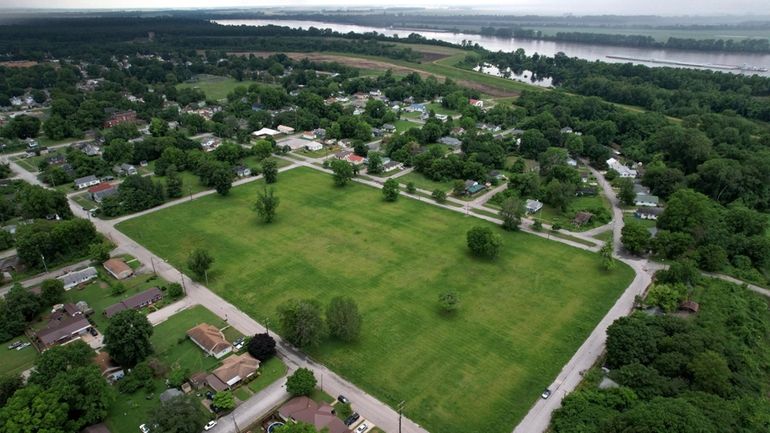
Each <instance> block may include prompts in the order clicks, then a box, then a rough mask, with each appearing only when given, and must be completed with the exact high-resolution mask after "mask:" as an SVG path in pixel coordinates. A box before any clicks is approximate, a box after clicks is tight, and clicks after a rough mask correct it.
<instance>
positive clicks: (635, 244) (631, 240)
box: [620, 221, 652, 255]
mask: <svg viewBox="0 0 770 433" xmlns="http://www.w3.org/2000/svg"><path fill="white" fill-rule="evenodd" d="M620 233H621V237H620V242H621V243H622V244H623V247H625V248H626V250H628V252H630V253H631V254H636V255H641V254H644V253H645V252H647V250H648V249H649V247H650V241H651V240H652V235H651V234H650V232H649V231H648V230H647V228H646V227H644V226H643V225H641V224H639V223H637V222H636V221H629V222H628V223H626V225H624V226H623V230H621V232H620Z"/></svg>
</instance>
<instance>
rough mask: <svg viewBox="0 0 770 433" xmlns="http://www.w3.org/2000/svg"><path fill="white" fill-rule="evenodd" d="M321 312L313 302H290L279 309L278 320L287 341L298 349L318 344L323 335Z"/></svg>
mask: <svg viewBox="0 0 770 433" xmlns="http://www.w3.org/2000/svg"><path fill="white" fill-rule="evenodd" d="M320 310H321V309H320V306H319V305H318V303H317V302H315V301H313V300H301V301H298V300H290V301H288V302H286V303H285V304H283V305H281V306H280V307H278V318H279V321H280V324H281V329H282V330H283V336H284V337H286V340H287V341H289V342H290V343H291V344H293V345H295V346H297V347H306V346H313V345H316V344H318V343H319V342H320V341H321V336H322V335H323V319H321V312H320Z"/></svg>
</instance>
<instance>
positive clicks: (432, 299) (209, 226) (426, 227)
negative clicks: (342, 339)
mask: <svg viewBox="0 0 770 433" xmlns="http://www.w3.org/2000/svg"><path fill="white" fill-rule="evenodd" d="M260 188H262V182H253V183H250V184H247V185H243V186H239V187H236V188H233V190H232V191H231V193H230V195H229V196H228V197H220V196H213V195H212V196H207V197H205V198H202V199H200V200H196V201H194V202H190V203H185V204H180V205H178V206H174V207H172V208H168V209H164V210H161V211H158V212H155V213H152V214H148V215H146V216H143V217H140V218H136V219H133V220H129V221H126V222H124V223H121V224H120V225H119V228H120V229H121V230H122V231H123V232H125V233H126V234H128V235H129V236H131V237H133V238H134V239H136V240H137V241H139V242H142V243H144V244H145V245H146V246H148V247H149V248H150V249H151V250H153V251H155V252H156V253H159V254H161V255H162V256H163V257H166V258H168V259H169V260H170V262H171V263H173V264H174V265H176V266H178V267H180V268H184V263H185V260H186V257H187V254H188V252H189V251H190V250H191V249H192V248H195V247H205V248H207V249H208V250H209V251H210V252H211V254H212V255H213V256H214V258H215V260H216V262H215V263H214V265H213V268H212V270H211V271H210V273H209V278H210V281H211V284H210V286H211V287H212V288H213V290H215V291H216V292H217V293H219V294H220V295H221V296H224V297H225V298H227V299H228V300H230V301H231V302H233V303H234V304H235V305H238V306H239V308H241V309H243V310H244V311H245V312H247V313H248V314H250V315H251V317H255V318H262V317H268V318H269V319H270V321H271V323H278V320H277V315H276V308H277V307H278V306H279V305H281V304H282V303H284V302H286V301H287V300H289V299H292V298H310V299H315V300H318V301H319V302H321V303H322V304H325V303H326V302H328V300H329V299H330V298H331V297H333V296H336V295H347V296H352V297H354V298H355V299H356V300H357V302H358V304H359V308H360V310H361V311H362V314H363V318H364V326H363V334H362V336H361V339H360V341H359V342H358V343H356V344H353V345H345V344H340V343H336V342H331V341H327V342H325V343H323V344H322V345H321V346H319V347H317V348H314V349H312V350H310V351H309V353H310V354H311V355H312V356H314V357H316V358H318V359H319V360H320V361H322V362H324V363H326V364H327V365H329V367H331V368H332V369H334V370H335V371H338V372H339V373H340V374H342V375H343V376H345V377H347V378H349V379H350V380H352V381H353V382H354V383H356V384H358V385H360V386H362V387H363V388H364V389H366V390H368V391H370V392H372V393H373V394H375V395H377V396H378V397H379V398H381V399H382V400H384V401H385V402H387V403H389V404H391V405H395V404H396V403H397V402H398V401H400V400H402V399H407V400H408V401H409V410H408V412H407V415H408V416H410V417H411V418H413V419H415V420H416V421H418V422H419V423H420V424H423V425H425V426H426V428H428V430H430V431H440V432H446V433H454V432H488V433H495V432H509V431H510V429H511V428H512V426H513V425H514V424H515V423H516V422H517V421H518V420H519V419H520V418H521V417H522V416H523V415H524V413H525V412H526V411H527V409H528V408H529V406H530V405H531V403H532V402H533V401H534V400H535V399H536V398H537V396H538V395H539V393H540V391H541V390H542V388H543V387H545V386H548V385H550V383H551V381H552V380H553V378H554V377H555V376H556V374H557V373H558V371H559V370H560V369H561V367H562V366H563V365H564V364H565V363H566V362H567V360H568V359H569V358H570V357H571V356H572V354H573V353H574V352H575V350H576V349H577V347H578V346H579V345H580V343H581V342H582V341H583V340H584V339H585V337H586V336H587V335H588V334H589V333H590V331H591V329H592V328H593V327H594V326H595V324H596V323H597V322H598V320H599V319H600V318H601V317H602V316H603V315H604V313H605V312H606V311H607V310H608V309H609V307H610V306H611V305H612V303H613V302H614V300H615V299H616V298H617V297H618V295H619V294H620V293H621V292H622V290H623V289H624V288H625V287H626V285H627V284H628V283H629V282H630V280H631V278H632V272H631V270H630V269H629V268H627V267H625V266H621V267H620V268H619V269H618V270H617V271H616V272H614V273H612V274H605V273H604V272H602V271H601V270H600V267H599V260H598V257H597V256H596V255H595V254H591V253H587V252H584V251H581V250H577V249H574V248H569V247H566V246H564V245H561V244H558V243H555V242H549V241H547V240H545V239H542V238H539V237H536V236H531V235H527V234H523V233H506V232H502V231H500V232H499V233H501V235H502V236H503V239H504V246H503V249H502V253H501V257H499V259H498V260H497V261H494V262H488V261H484V260H477V259H474V258H473V257H471V256H470V255H469V254H468V252H467V247H466V245H465V232H466V231H467V230H468V229H469V228H470V227H472V226H475V225H487V224H486V223H484V222H481V221H479V220H476V219H472V218H468V217H465V216H463V215H461V214H458V213H454V212H449V211H446V210H442V209H439V208H436V207H433V206H429V205H426V204H423V203H419V202H417V201H413V200H408V199H405V198H401V199H400V200H399V201H398V202H397V203H386V202H383V201H382V197H381V194H380V192H379V191H377V190H374V189H370V188H368V187H366V186H362V185H358V184H353V185H349V186H348V187H346V188H335V187H334V186H333V182H332V179H331V177H330V176H328V175H326V174H323V173H318V172H315V171H313V170H311V169H306V168H298V169H294V170H291V171H288V172H285V173H282V174H281V176H280V180H279V182H278V183H277V184H275V188H276V190H277V195H278V196H279V197H280V199H281V207H280V208H279V209H278V216H277V219H276V221H275V222H274V223H273V224H271V225H263V224H261V223H259V221H258V219H257V217H256V215H255V214H254V212H253V211H252V210H251V205H252V202H253V197H254V196H255V193H256V191H257V190H259V189H260ZM180 222H184V223H183V224H180ZM489 226H492V225H491V224H489ZM493 227H494V226H493ZM445 290H456V291H457V292H458V293H459V294H460V296H461V299H462V306H461V308H460V311H459V312H458V313H457V314H456V315H454V316H445V315H443V314H442V313H441V312H440V310H439V306H438V302H437V297H438V294H439V293H440V292H442V291H445Z"/></svg>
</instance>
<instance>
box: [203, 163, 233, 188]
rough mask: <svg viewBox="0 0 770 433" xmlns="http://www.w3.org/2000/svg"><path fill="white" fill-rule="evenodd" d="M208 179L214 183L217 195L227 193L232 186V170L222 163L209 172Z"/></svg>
mask: <svg viewBox="0 0 770 433" xmlns="http://www.w3.org/2000/svg"><path fill="white" fill-rule="evenodd" d="M209 181H210V182H211V184H212V185H214V188H215V189H216V190H217V193H219V195H227V194H229V193H230V188H232V187H233V172H232V170H230V167H229V166H226V165H223V166H221V167H218V168H216V169H215V170H214V172H213V173H211V177H210V178H209Z"/></svg>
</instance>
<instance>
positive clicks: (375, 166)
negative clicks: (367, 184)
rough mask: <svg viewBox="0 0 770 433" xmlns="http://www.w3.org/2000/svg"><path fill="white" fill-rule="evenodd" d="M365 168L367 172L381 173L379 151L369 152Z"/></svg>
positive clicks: (380, 155)
mask: <svg viewBox="0 0 770 433" xmlns="http://www.w3.org/2000/svg"><path fill="white" fill-rule="evenodd" d="M366 168H367V172H368V173H369V174H380V173H382V170H383V167H382V154H380V152H369V156H368V158H367V163H366Z"/></svg>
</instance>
